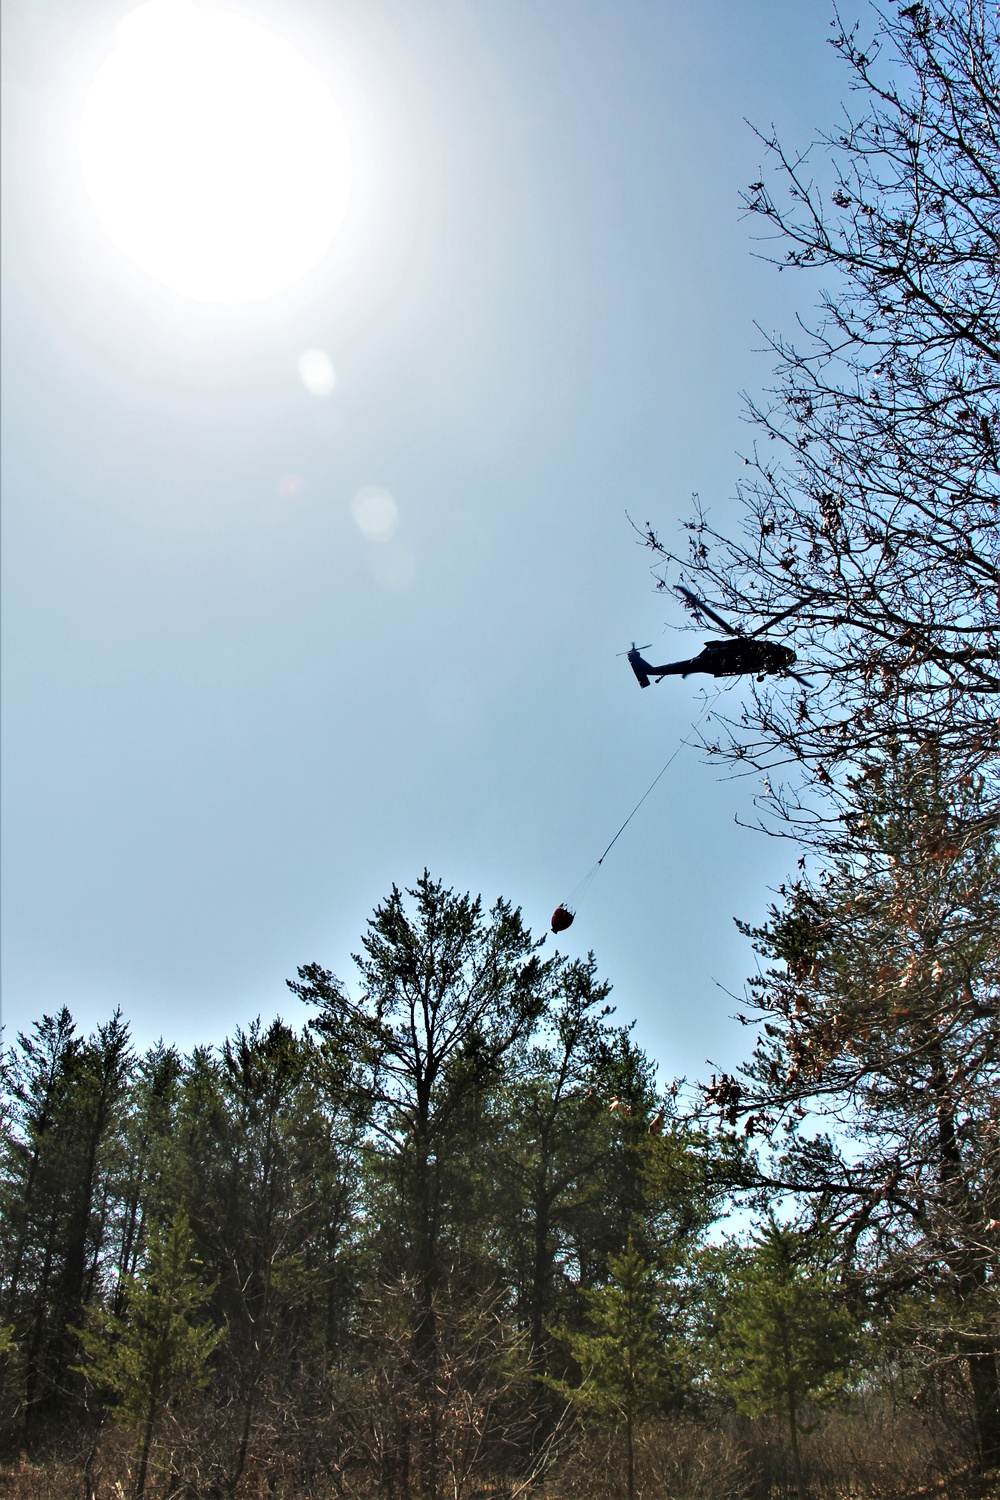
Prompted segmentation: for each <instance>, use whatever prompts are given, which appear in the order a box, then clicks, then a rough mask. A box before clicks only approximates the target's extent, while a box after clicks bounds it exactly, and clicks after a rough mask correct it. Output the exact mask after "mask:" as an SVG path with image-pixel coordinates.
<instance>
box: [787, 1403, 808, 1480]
mask: <svg viewBox="0 0 1000 1500" xmlns="http://www.w3.org/2000/svg"><path fill="white" fill-rule="evenodd" d="M788 1436H789V1439H790V1441H791V1447H792V1474H793V1476H794V1478H795V1493H796V1495H797V1496H798V1500H806V1490H805V1485H804V1484H803V1482H802V1458H801V1455H800V1454H799V1424H798V1421H797V1419H796V1411H795V1397H794V1396H793V1395H792V1393H791V1391H789V1392H788Z"/></svg>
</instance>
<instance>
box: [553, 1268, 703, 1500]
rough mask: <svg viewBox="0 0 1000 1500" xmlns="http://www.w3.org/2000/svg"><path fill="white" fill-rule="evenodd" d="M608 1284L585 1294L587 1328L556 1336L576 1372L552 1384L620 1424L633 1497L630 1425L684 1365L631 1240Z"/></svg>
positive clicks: (655, 1404) (661, 1399) (661, 1396)
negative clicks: (569, 1378)
mask: <svg viewBox="0 0 1000 1500" xmlns="http://www.w3.org/2000/svg"><path fill="white" fill-rule="evenodd" d="M608 1272H609V1274H608V1280H607V1281H606V1282H605V1284H604V1285H603V1286H600V1287H596V1288H594V1289H592V1290H590V1291H587V1292H585V1293H584V1297H585V1299H586V1303H587V1323H588V1324H589V1327H588V1328H586V1329H583V1330H581V1331H579V1332H571V1331H569V1330H565V1329H564V1330H562V1331H561V1332H560V1337H561V1338H562V1339H563V1341H564V1342H565V1344H566V1346H567V1348H568V1349H569V1352H570V1354H571V1356H572V1358H573V1360H574V1362H575V1364H576V1365H577V1366H578V1367H579V1370H580V1376H581V1378H580V1381H579V1383H573V1382H570V1381H565V1380H554V1381H552V1382H551V1384H552V1386H553V1388H554V1389H555V1390H557V1391H558V1392H559V1393H560V1394H561V1395H563V1396H565V1397H566V1399H567V1400H569V1401H570V1402H571V1403H572V1404H573V1405H574V1406H577V1407H578V1408H580V1409H581V1410H582V1411H584V1412H592V1413H594V1414H595V1415H597V1416H600V1417H604V1418H609V1417H610V1418H612V1419H614V1420H615V1421H621V1422H622V1424H623V1426H624V1433H625V1483H626V1493H627V1495H628V1500H635V1428H636V1424H637V1422H638V1421H639V1419H640V1418H641V1417H642V1416H644V1415H645V1414H646V1413H648V1412H652V1411H657V1410H663V1409H664V1408H665V1407H666V1406H668V1405H669V1404H670V1403H671V1402H672V1401H675V1400H676V1399H677V1397H678V1394H679V1392H680V1391H681V1390H682V1389H683V1385H684V1376H683V1361H682V1357H681V1354H680V1350H679V1348H678V1347H677V1344H676V1341H674V1340H673V1339H672V1338H671V1337H670V1332H669V1329H668V1328H667V1326H666V1320H665V1318H664V1309H663V1299H662V1294H661V1292H660V1289H659V1287H658V1285H657V1277H656V1273H655V1271H654V1269H653V1267H652V1266H650V1265H649V1264H648V1262H646V1261H645V1260H644V1259H643V1257H642V1255H641V1254H640V1253H639V1251H638V1249H637V1248H636V1247H635V1245H634V1244H633V1243H632V1241H631V1240H629V1242H628V1244H627V1245H626V1247H625V1249H624V1251H623V1252H622V1253H621V1255H613V1256H611V1257H610V1260H609V1263H608Z"/></svg>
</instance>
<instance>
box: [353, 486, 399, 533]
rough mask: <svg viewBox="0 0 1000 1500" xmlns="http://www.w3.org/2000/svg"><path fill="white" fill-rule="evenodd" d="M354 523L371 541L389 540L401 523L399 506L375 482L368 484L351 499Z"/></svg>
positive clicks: (387, 492)
mask: <svg viewBox="0 0 1000 1500" xmlns="http://www.w3.org/2000/svg"><path fill="white" fill-rule="evenodd" d="M351 515H352V516H353V517H354V524H355V525H356V526H357V528H358V530H359V531H360V532H361V535H362V536H363V537H366V538H367V539H368V541H370V542H387V541H388V540H389V538H390V537H391V536H393V535H394V534H395V531H396V528H397V526H398V525H399V506H398V505H397V504H396V502H395V500H394V499H393V498H392V496H391V495H390V494H389V491H388V490H383V489H380V488H379V487H378V485H375V484H366V485H365V487H364V489H361V490H358V493H357V494H356V495H355V497H354V499H353V500H352V501H351Z"/></svg>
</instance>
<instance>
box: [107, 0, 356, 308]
mask: <svg viewBox="0 0 1000 1500" xmlns="http://www.w3.org/2000/svg"><path fill="white" fill-rule="evenodd" d="M80 158H81V163H82V167H83V176H84V180H85V182H86V185H87V189H88V191H89V193H90V197H91V199H92V201H93V204H94V207H95V209H96V210H97V214H98V217H99V219H100V220H101V223H102V224H103V225H104V228H105V229H106V230H107V232H108V234H109V235H110V236H111V238H112V240H113V241H114V242H115V244H116V245H117V246H118V248H119V249H120V250H122V251H123V252H124V253H125V254H126V255H127V256H128V257H129V259H131V260H132V261H134V262H135V264H136V265H137V266H140V267H141V268H142V270H143V271H145V272H147V273H148V274H149V275H150V276H153V277H155V278H156V280H157V281H160V282H163V283H165V284H166V285H167V286H169V287H172V288H173V289H174V290H175V291H177V292H180V293H182V295H184V296H186V297H191V298H194V299H196V300H198V301H201V302H220V303H239V302H252V301H257V300H259V299H260V298H263V297H268V296H271V295H273V294H274V293H275V292H280V291H282V290H284V289H285V288H286V287H289V286H291V285H293V283H295V282H296V281H298V280H299V279H300V278H301V277H302V276H304V275H305V274H306V272H307V271H310V270H312V268H313V267H314V266H315V265H317V264H318V262H319V261H320V260H321V259H322V258H323V256H324V254H325V253H326V251H327V250H328V249H329V247H330V245H331V243H332V241H333V239H334V237H335V235H336V234H337V231H338V229H339V228H340V226H341V224H342V222H343V220H344V216H345V214H346V212H347V205H348V199H349V196H350V190H351V152H350V144H349V141H348V136H347V130H346V127H345V125H344V121H343V118H342V116H341V113H340V111H339V109H338V108H337V105H336V103H335V102H334V99H333V97H332V95H331V93H330V91H329V89H328V88H327V86H326V84H325V82H324V81H323V79H322V77H321V76H320V74H319V73H318V72H317V70H316V69H315V68H314V67H313V66H312V65H311V64H310V63H309V62H307V61H306V59H305V58H304V57H302V56H301V55H300V54H299V53H298V52H296V51H295V49H294V48H293V47H292V46H290V45H289V44H288V43H287V42H285V41H283V40H282V38H280V37H278V36H276V35H275V34H274V33H273V32H270V31H268V30H266V29H265V28H264V27H263V26H259V25H257V24H256V23H255V22H253V21H248V20H245V19H244V18H243V17H241V16H238V15H235V14H234V13H232V12H231V11H224V10H213V9H208V8H202V7H200V6H196V5H194V4H192V3H191V0H150V3H148V4H146V5H140V6H139V7H138V9H136V10H133V11H131V12H130V13H129V14H128V15H127V16H126V17H125V18H124V20H123V21H122V22H121V23H120V24H119V26H118V31H117V46H116V47H115V50H114V51H113V52H112V54H111V56H110V57H108V58H107V60H106V61H105V62H104V63H103V65H102V66H101V68H100V70H99V71H98V73H97V76H96V77H95V79H94V81H93V84H92V86H91V88H90V92H89V94H88V96H87V102H86V105H85V107H84V113H83V121H82V127H81V134H80Z"/></svg>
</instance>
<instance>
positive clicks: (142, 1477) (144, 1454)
mask: <svg viewBox="0 0 1000 1500" xmlns="http://www.w3.org/2000/svg"><path fill="white" fill-rule="evenodd" d="M157 1397H158V1392H157V1391H155V1390H154V1391H151V1392H150V1395H149V1406H148V1407H147V1408H146V1419H145V1421H144V1422H143V1424H142V1446H141V1448H140V1449H139V1469H138V1472H137V1474H136V1476H135V1500H142V1497H143V1495H144V1494H145V1493H146V1470H147V1468H148V1466H149V1450H150V1448H151V1447H152V1445H153V1425H154V1423H155V1422H156V1407H157Z"/></svg>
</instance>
